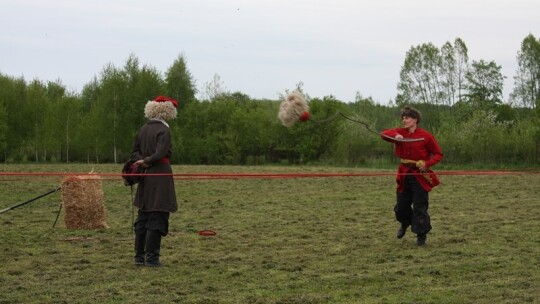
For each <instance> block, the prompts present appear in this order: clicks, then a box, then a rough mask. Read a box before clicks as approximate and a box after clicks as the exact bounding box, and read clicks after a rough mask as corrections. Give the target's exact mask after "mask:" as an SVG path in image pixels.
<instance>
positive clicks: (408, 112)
mask: <svg viewBox="0 0 540 304" xmlns="http://www.w3.org/2000/svg"><path fill="white" fill-rule="evenodd" d="M403 116H408V117H411V118H414V119H416V123H420V120H422V113H420V111H418V110H417V109H415V108H413V107H410V106H406V107H404V108H403V109H401V115H400V117H401V118H403Z"/></svg>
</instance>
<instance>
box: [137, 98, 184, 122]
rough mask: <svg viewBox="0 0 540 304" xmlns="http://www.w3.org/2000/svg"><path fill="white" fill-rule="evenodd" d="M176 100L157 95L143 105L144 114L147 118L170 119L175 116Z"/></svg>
mask: <svg viewBox="0 0 540 304" xmlns="http://www.w3.org/2000/svg"><path fill="white" fill-rule="evenodd" d="M177 107H178V101H176V100H174V99H172V98H170V97H165V96H158V97H156V98H155V99H154V100H150V101H148V102H147V103H146V106H145V107H144V116H145V117H146V118H148V119H155V118H157V119H163V120H171V119H174V118H176V115H177V111H176V108H177Z"/></svg>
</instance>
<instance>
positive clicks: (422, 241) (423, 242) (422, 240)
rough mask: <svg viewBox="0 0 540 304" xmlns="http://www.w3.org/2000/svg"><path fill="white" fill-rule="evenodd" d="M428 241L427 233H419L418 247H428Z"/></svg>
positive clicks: (417, 237)
mask: <svg viewBox="0 0 540 304" xmlns="http://www.w3.org/2000/svg"><path fill="white" fill-rule="evenodd" d="M426 239H427V236H426V234H425V233H419V234H418V235H417V236H416V245H417V246H426Z"/></svg>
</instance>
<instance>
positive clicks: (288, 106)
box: [278, 91, 424, 142]
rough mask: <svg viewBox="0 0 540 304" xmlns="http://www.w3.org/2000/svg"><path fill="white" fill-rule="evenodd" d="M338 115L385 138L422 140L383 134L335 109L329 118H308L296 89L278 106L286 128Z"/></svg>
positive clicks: (406, 140)
mask: <svg viewBox="0 0 540 304" xmlns="http://www.w3.org/2000/svg"><path fill="white" fill-rule="evenodd" d="M339 117H341V118H344V119H347V120H349V121H351V122H354V123H358V124H361V125H363V126H364V127H365V128H366V130H368V131H369V132H371V133H373V134H376V135H378V136H381V137H384V138H387V139H389V140H392V141H394V142H416V141H423V140H424V139H423V138H401V139H398V138H394V137H390V136H387V135H384V134H382V133H381V132H377V131H374V130H372V129H371V128H370V127H369V125H368V124H367V123H365V122H363V121H360V120H357V119H353V118H351V117H349V116H347V115H345V114H343V113H342V112H340V111H336V113H335V114H334V115H333V116H331V117H329V118H326V119H322V120H315V119H312V118H310V114H309V106H308V104H307V102H306V100H305V99H304V96H303V95H302V94H301V93H299V92H297V91H294V92H292V93H290V94H289V95H287V97H285V99H284V100H283V101H282V102H281V104H280V106H279V112H278V118H279V120H280V121H281V124H282V125H283V126H285V127H287V128H288V127H291V126H293V125H294V124H295V123H296V122H298V121H301V122H306V121H312V122H315V123H327V122H331V121H333V120H335V119H337V118H339Z"/></svg>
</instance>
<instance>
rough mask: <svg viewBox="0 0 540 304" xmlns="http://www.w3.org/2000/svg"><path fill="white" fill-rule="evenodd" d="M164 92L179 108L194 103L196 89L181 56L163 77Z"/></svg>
mask: <svg viewBox="0 0 540 304" xmlns="http://www.w3.org/2000/svg"><path fill="white" fill-rule="evenodd" d="M165 90H166V94H167V95H168V96H169V97H172V98H174V99H176V100H177V101H178V105H179V107H180V108H182V107H183V105H184V104H187V103H190V102H193V101H195V94H196V93H197V88H196V86H195V80H194V79H193V76H192V75H191V72H190V71H189V70H188V68H187V60H186V57H185V56H184V55H183V54H182V55H180V56H178V58H177V59H176V60H175V61H174V63H173V64H172V65H171V67H169V69H168V70H167V73H166V76H165Z"/></svg>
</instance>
